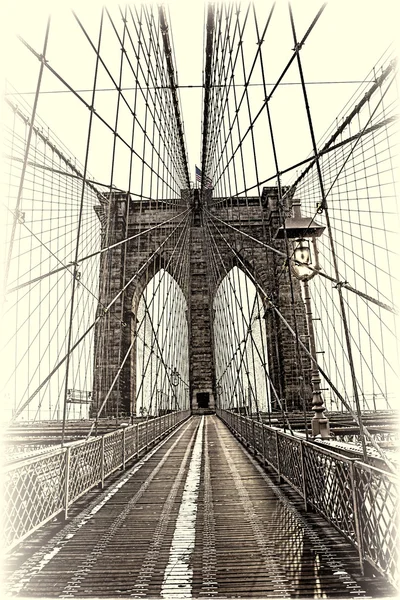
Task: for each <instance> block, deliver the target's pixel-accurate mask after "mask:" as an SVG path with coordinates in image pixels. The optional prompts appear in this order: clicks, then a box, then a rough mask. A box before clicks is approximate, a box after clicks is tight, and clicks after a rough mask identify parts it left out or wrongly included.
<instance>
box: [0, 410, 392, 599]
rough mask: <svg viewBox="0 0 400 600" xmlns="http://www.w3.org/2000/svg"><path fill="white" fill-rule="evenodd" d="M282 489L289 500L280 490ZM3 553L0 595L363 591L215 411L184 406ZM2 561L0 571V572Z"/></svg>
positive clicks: (319, 524)
mask: <svg viewBox="0 0 400 600" xmlns="http://www.w3.org/2000/svg"><path fill="white" fill-rule="evenodd" d="M289 497H290V499H288V498H289ZM88 499H89V503H88V505H87V506H85V507H84V508H81V509H80V510H79V511H78V510H76V511H75V514H74V516H73V517H72V518H71V520H70V521H68V522H67V523H66V524H65V525H64V526H62V527H61V526H58V529H57V528H56V527H55V525H54V524H53V532H52V533H51V535H49V536H48V537H47V539H44V538H43V537H42V538H40V535H42V536H43V534H40V533H39V534H38V536H39V538H38V539H41V542H40V543H39V542H36V544H35V541H34V540H33V541H32V540H30V541H28V542H27V543H26V544H25V545H24V547H22V548H19V549H16V550H15V551H14V552H13V553H12V555H11V556H10V557H9V558H8V560H7V562H6V570H5V573H6V577H5V580H4V584H5V588H6V593H7V594H8V595H10V596H14V597H15V596H22V597H39V598H54V597H56V598H57V597H58V598H81V597H82V598H83V597H92V598H93V597H94V598H100V597H102V598H104V597H105V598H116V597H121V596H131V597H134V598H174V599H178V598H204V597H221V598H238V597H243V598H245V597H253V598H254V597H256V598H266V597H279V598H325V597H337V598H354V597H358V598H367V597H379V598H381V597H385V596H393V595H395V593H394V591H393V589H392V588H390V586H388V585H387V584H385V583H384V582H383V580H382V579H381V578H380V577H379V576H373V575H372V574H371V573H370V574H369V575H368V576H362V575H361V573H360V569H359V565H358V555H357V553H356V551H355V550H354V549H353V548H352V547H351V546H350V545H349V544H347V543H346V542H345V541H344V540H343V538H342V537H341V536H340V535H339V534H338V533H337V532H336V530H334V529H333V528H332V527H329V526H327V525H326V524H325V522H324V521H323V520H322V518H320V517H319V516H318V515H316V514H314V513H305V512H304V510H303V508H302V502H301V500H300V499H299V498H298V497H297V496H296V494H295V493H294V492H293V491H291V490H290V488H288V486H287V485H286V484H283V485H276V483H275V482H274V477H273V476H272V475H269V474H267V473H265V472H264V471H263V470H262V468H261V467H260V466H259V465H258V464H257V463H256V462H255V461H254V460H253V459H252V458H251V457H250V456H249V454H248V453H247V451H246V450H245V449H244V448H243V447H242V446H241V444H240V443H239V442H238V441H237V440H236V439H235V438H234V437H233V436H232V434H231V433H230V432H229V430H228V429H227V428H226V427H225V425H224V424H223V423H222V422H221V421H220V420H219V419H218V418H217V417H216V416H215V415H213V416H205V417H192V418H191V419H189V421H187V422H186V423H184V424H183V425H182V426H181V427H180V428H179V429H178V430H177V431H176V432H174V434H172V435H171V436H170V437H169V438H167V439H166V440H164V441H163V442H162V443H161V444H160V445H159V446H158V447H157V448H155V449H154V450H153V451H152V452H151V453H150V454H149V455H147V456H146V457H145V458H144V459H142V460H140V461H139V462H138V463H137V464H135V465H133V466H132V467H130V468H128V469H127V470H126V471H125V472H123V473H122V474H121V475H120V477H119V478H118V480H114V481H113V482H112V483H111V484H110V485H109V486H108V487H107V488H106V489H104V490H102V491H99V492H97V493H96V494H94V493H92V494H91V495H90V496H89V497H88ZM7 572H8V573H7Z"/></svg>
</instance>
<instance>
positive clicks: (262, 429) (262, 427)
mask: <svg viewBox="0 0 400 600" xmlns="http://www.w3.org/2000/svg"><path fill="white" fill-rule="evenodd" d="M261 431H262V457H263V467H265V462H266V460H265V428H264V423H263V422H262V421H261Z"/></svg>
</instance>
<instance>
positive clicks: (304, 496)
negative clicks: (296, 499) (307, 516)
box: [300, 440, 308, 512]
mask: <svg viewBox="0 0 400 600" xmlns="http://www.w3.org/2000/svg"><path fill="white" fill-rule="evenodd" d="M300 460H301V478H302V489H303V500H304V510H305V511H306V512H307V510H308V505H307V485H306V466H305V463H304V444H303V441H302V440H300Z"/></svg>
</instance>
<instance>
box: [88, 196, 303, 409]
mask: <svg viewBox="0 0 400 600" xmlns="http://www.w3.org/2000/svg"><path fill="white" fill-rule="evenodd" d="M209 200H210V193H209V194H208V198H207V197H206V195H205V196H204V197H203V199H202V201H201V200H200V197H199V195H198V191H197V190H183V191H182V200H181V202H180V204H179V205H177V206H176V207H174V206H171V205H168V204H166V203H163V202H162V201H159V202H158V203H155V202H145V201H141V202H140V203H139V202H136V201H133V200H132V199H131V198H128V197H127V195H126V194H112V195H110V197H109V203H108V204H107V205H102V206H100V207H98V208H97V209H96V212H97V215H98V217H99V218H100V220H101V223H102V229H103V246H107V247H108V246H110V245H111V244H116V243H118V242H120V241H122V240H124V239H126V238H133V239H132V240H131V241H129V242H128V243H127V244H126V252H125V251H124V245H119V246H115V247H114V248H113V249H112V250H109V251H107V252H105V253H104V254H102V255H101V260H100V282H99V298H100V303H99V308H98V320H97V325H96V328H95V365H94V367H95V368H94V389H93V406H92V414H93V415H94V414H96V412H97V410H98V408H99V407H100V406H101V404H102V403H103V402H104V400H105V398H106V396H108V398H107V406H108V409H107V412H108V414H110V413H111V414H115V413H116V412H120V413H124V414H135V413H136V401H135V397H136V343H135V329H136V314H137V308H138V303H139V299H140V296H141V293H142V291H143V290H144V288H145V287H146V285H147V283H148V282H149V281H150V280H151V278H152V277H153V276H154V275H155V274H156V273H157V272H158V271H159V270H160V269H161V268H164V269H166V270H167V271H168V272H169V273H170V274H171V275H173V276H174V278H175V279H176V280H177V283H178V284H179V286H180V287H181V289H182V291H183V293H184V295H185V297H186V300H187V304H188V325H189V373H190V382H189V383H190V398H191V407H192V410H194V411H197V410H199V409H207V408H208V409H211V410H213V409H215V398H216V390H215V372H214V359H213V340H212V323H211V313H212V310H211V309H212V303H213V298H214V295H215V293H216V291H217V288H218V285H219V283H220V282H221V281H222V279H223V277H224V276H225V274H226V272H227V270H229V269H230V268H232V267H233V266H235V265H236V266H238V267H239V268H242V269H243V270H244V271H245V272H246V273H247V274H248V275H249V276H250V277H251V278H252V279H253V280H254V282H255V283H256V285H257V286H258V289H259V292H260V295H261V299H262V301H263V303H264V308H265V312H264V318H265V323H266V331H267V348H268V368H269V375H270V379H271V382H272V386H273V388H274V390H275V396H276V395H277V396H278V399H275V401H274V405H273V408H275V409H279V404H280V403H281V404H282V405H283V407H284V408H285V409H287V410H289V411H290V410H301V409H302V408H303V403H304V402H305V403H306V405H307V406H308V407H309V406H310V403H311V388H310V385H309V384H308V383H307V380H308V375H309V360H308V359H307V357H306V356H302V355H301V354H300V365H301V366H299V361H298V348H296V344H295V341H294V337H293V335H292V334H291V333H290V331H289V330H288V329H287V327H286V326H285V325H284V323H283V321H282V319H281V318H279V316H278V315H277V313H276V311H275V310H274V309H273V308H272V307H271V303H270V302H269V299H272V300H273V303H274V305H275V306H276V307H277V308H278V309H279V312H280V313H281V315H282V317H283V318H284V319H285V320H286V321H287V323H288V324H289V325H290V326H291V327H292V328H293V329H295V330H296V331H297V332H298V334H299V335H300V337H301V339H304V340H305V341H306V340H307V338H306V332H307V327H306V318H305V308H304V303H303V300H302V298H301V290H300V285H299V282H298V281H297V280H295V279H293V278H292V281H290V280H289V277H288V270H287V268H286V265H285V261H284V259H283V258H282V257H281V256H278V255H276V254H275V253H274V252H272V251H271V250H268V249H267V248H265V247H263V246H261V245H259V244H257V243H255V242H254V241H252V240H251V238H250V237H249V238H247V237H245V236H242V235H240V234H239V233H238V232H236V231H235V230H234V229H230V228H228V227H227V226H224V225H221V231H222V232H223V238H224V239H222V237H218V236H216V238H215V239H216V243H217V245H218V251H219V253H220V257H221V266H220V280H219V283H218V284H217V285H216V286H215V284H214V288H213V284H212V283H211V280H210V278H209V277H208V272H207V269H208V268H209V264H210V262H209V261H210V256H209V250H210V248H209V241H208V240H207V232H206V228H205V227H204V212H205V210H209V211H210V212H211V213H212V214H213V215H214V216H215V217H217V218H219V219H221V220H222V221H225V222H226V223H229V224H230V225H232V226H233V227H237V228H238V229H240V230H241V231H244V232H246V233H248V234H249V236H252V237H254V238H256V239H259V240H263V241H264V242H265V243H266V244H268V245H271V246H273V247H275V248H277V249H280V250H282V251H283V250H284V241H281V240H279V241H278V240H274V239H273V238H274V234H275V232H276V229H277V227H278V226H279V224H280V221H279V211H278V204H277V190H276V188H264V192H263V196H262V198H261V202H260V198H258V197H257V198H234V199H221V201H220V202H217V203H215V199H214V201H213V203H212V205H211V203H210V202H209ZM207 204H209V206H210V208H207ZM185 208H187V209H190V211H191V215H190V219H191V221H190V223H191V225H190V229H189V237H188V239H185V244H189V247H190V252H189V253H188V254H189V257H190V258H189V264H188V265H187V268H183V269H182V268H178V261H179V257H178V256H176V253H175V254H174V251H173V243H172V242H171V243H165V239H166V237H167V236H168V235H169V233H170V232H172V230H173V229H174V227H175V228H176V224H177V223H179V219H178V220H175V221H172V222H170V223H167V224H164V225H163V226H162V227H157V226H158V225H160V224H161V223H165V221H168V220H169V219H171V218H172V217H177V215H179V213H182V211H184V210H185ZM289 209H290V200H289V206H287V207H286V213H287V212H288V211H289ZM152 227H154V229H153V230H152V231H151V233H150V234H146V236H143V239H142V238H141V237H134V236H136V235H137V234H138V233H140V232H141V231H143V230H145V229H150V228H152ZM183 229H184V228H183V225H182V230H181V234H182V235H184V230H183ZM179 231H180V230H179V228H178V233H179ZM175 235H177V234H175ZM174 239H175V238H174ZM227 240H228V242H229V246H230V247H231V248H233V249H234V252H232V250H231V249H230V247H228V245H227V243H226V241H227ZM144 265H146V267H145V268H144V267H143V266H144ZM121 289H123V290H124V291H123V293H120V290H121ZM118 294H119V295H118ZM116 296H117V299H116V300H115V301H114V300H113V299H114V298H115V297H116ZM292 300H293V301H294V302H293V301H292ZM111 302H112V305H111V306H110V307H109V308H107V307H108V305H109V304H110V303H111ZM130 345H132V349H131V351H130V353H129V358H128V359H127V360H126V361H125V364H124V366H123V367H122V369H121V370H120V376H119V379H118V382H117V383H116V385H115V386H114V388H113V390H112V391H111V393H110V392H109V390H110V387H111V384H112V381H113V379H114V377H115V374H116V373H117V371H118V369H120V365H121V362H122V359H123V357H125V355H126V354H127V352H128V349H129V347H130ZM275 396H274V394H272V396H271V397H272V398H274V397H275Z"/></svg>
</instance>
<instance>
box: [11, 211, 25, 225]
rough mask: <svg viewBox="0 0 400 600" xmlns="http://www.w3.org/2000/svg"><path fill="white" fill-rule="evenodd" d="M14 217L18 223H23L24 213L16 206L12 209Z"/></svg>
mask: <svg viewBox="0 0 400 600" xmlns="http://www.w3.org/2000/svg"><path fill="white" fill-rule="evenodd" d="M14 217H15V218H16V220H17V222H18V223H19V224H20V225H23V223H25V213H24V212H22V210H19V209H18V208H16V209H15V211H14Z"/></svg>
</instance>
